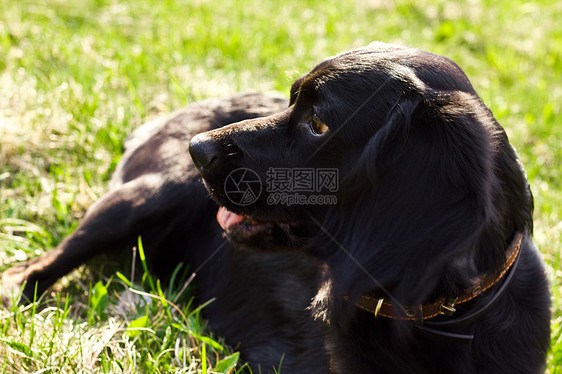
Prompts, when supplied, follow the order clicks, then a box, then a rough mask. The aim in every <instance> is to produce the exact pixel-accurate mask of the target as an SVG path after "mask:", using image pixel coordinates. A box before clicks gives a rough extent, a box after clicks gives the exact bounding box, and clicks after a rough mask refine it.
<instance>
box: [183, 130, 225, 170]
mask: <svg viewBox="0 0 562 374" xmlns="http://www.w3.org/2000/svg"><path fill="white" fill-rule="evenodd" d="M189 153H190V154H191V158H192V159H193V162H194V163H195V166H196V167H197V169H199V170H201V171H203V170H205V169H209V168H210V167H211V164H213V162H215V161H216V159H217V158H218V156H219V149H218V146H217V144H216V143H215V142H214V141H212V140H211V139H209V138H208V137H207V136H206V135H205V134H199V135H196V136H194V137H193V138H192V139H191V141H190V142H189Z"/></svg>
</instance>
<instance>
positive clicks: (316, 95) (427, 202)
mask: <svg viewBox="0 0 562 374" xmlns="http://www.w3.org/2000/svg"><path fill="white" fill-rule="evenodd" d="M290 95H291V96H290V105H289V107H288V108H287V109H286V110H285V111H283V112H281V113H278V114H276V115H273V116H270V117H264V118H258V119H252V120H248V121H243V122H239V123H235V124H232V125H230V126H227V127H224V128H221V129H217V130H213V131H210V132H207V133H203V134H199V135H197V136H196V137H194V138H193V140H192V142H191V144H190V151H191V154H192V157H193V159H194V161H195V163H196V165H197V167H198V169H199V171H200V173H201V176H202V177H203V180H204V182H205V185H206V186H207V188H208V190H209V191H210V193H211V196H212V197H213V199H215V201H216V202H217V203H218V204H219V205H220V206H221V208H220V209H219V213H218V220H219V223H221V225H222V226H223V228H224V229H225V230H226V231H227V233H228V235H229V237H230V239H231V240H233V241H235V242H237V243H238V244H240V245H242V246H246V247H250V248H254V249H259V250H271V249H279V248H289V247H290V248H297V249H303V250H308V251H310V252H311V253H313V254H315V255H317V256H320V257H322V258H324V259H326V260H327V261H328V262H329V263H330V265H331V271H332V273H333V274H334V276H335V277H337V278H338V284H339V285H341V286H342V287H343V288H344V289H345V291H344V292H346V293H347V294H349V293H350V290H353V291H352V292H353V293H356V294H361V293H363V292H365V291H366V290H368V289H370V288H373V284H372V283H371V282H370V280H369V279H370V278H372V277H375V278H376V279H378V280H379V281H380V282H382V283H384V284H385V285H387V286H388V287H390V288H392V289H393V290H394V292H395V293H396V294H397V295H399V297H403V298H405V299H411V298H415V299H416V300H405V301H419V300H417V299H422V300H423V298H425V297H427V296H428V295H427V291H425V290H434V291H435V292H441V291H443V290H439V288H440V287H441V288H443V287H463V286H464V285H465V284H466V283H467V282H468V281H469V279H470V278H471V277H472V276H475V275H476V274H478V273H480V272H482V271H487V270H490V269H495V267H497V266H498V265H499V264H500V263H501V261H502V260H503V257H502V256H503V250H504V247H505V243H507V242H509V240H510V237H511V235H513V233H514V232H515V231H516V230H520V231H524V230H525V229H528V230H530V229H531V210H532V199H531V196H530V193H529V191H528V188H527V184H526V181H525V178H524V174H523V173H522V171H521V169H520V167H519V165H518V163H517V159H516V155H515V153H514V152H513V150H512V149H511V147H510V146H509V143H508V141H507V137H506V136H505V133H504V131H503V130H502V128H501V127H500V126H499V125H498V124H497V122H496V121H495V120H494V118H493V116H492V114H491V113H490V111H489V110H488V108H487V107H486V106H485V105H484V104H483V103H482V101H481V100H480V99H479V98H478V96H477V95H476V93H475V91H474V89H473V88H472V85H471V84H470V82H469V80H468V78H467V77H466V76H465V74H464V73H463V72H462V70H461V69H460V68H459V67H458V66H457V65H456V64H455V63H454V62H452V61H450V60H448V59H446V58H444V57H441V56H438V55H435V54H431V53H428V52H423V51H419V50H416V49H412V48H406V47H398V46H392V45H386V44H382V43H374V44H372V45H370V46H368V47H366V48H362V49H357V50H353V51H350V52H347V53H342V54H340V55H337V56H335V57H333V58H330V59H328V60H326V61H324V62H322V63H320V64H319V65H318V66H316V67H315V68H314V69H313V70H312V71H310V72H309V73H308V74H306V75H304V76H303V77H301V78H299V79H297V80H296V81H295V82H294V84H293V86H292V88H291V93H290ZM356 263H359V264H361V265H362V266H363V267H364V268H365V269H366V271H367V272H368V273H369V274H368V275H367V274H362V271H360V270H358V269H357V267H356V265H355V264H356ZM444 280H446V281H444ZM445 284H446V286H445ZM451 285H452V286H451ZM445 291H447V292H448V291H449V290H445ZM432 292H433V291H432Z"/></svg>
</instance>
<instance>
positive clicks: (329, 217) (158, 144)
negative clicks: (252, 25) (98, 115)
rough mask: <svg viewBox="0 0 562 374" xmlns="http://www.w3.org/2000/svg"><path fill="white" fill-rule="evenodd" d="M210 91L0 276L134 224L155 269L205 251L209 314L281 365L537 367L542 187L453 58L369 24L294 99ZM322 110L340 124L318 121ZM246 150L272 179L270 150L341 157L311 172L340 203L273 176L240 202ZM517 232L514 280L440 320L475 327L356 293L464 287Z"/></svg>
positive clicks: (58, 269)
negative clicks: (234, 194)
mask: <svg viewBox="0 0 562 374" xmlns="http://www.w3.org/2000/svg"><path fill="white" fill-rule="evenodd" d="M203 106H204V108H202V107H198V106H192V107H190V108H189V109H187V110H186V111H184V112H180V113H177V114H175V115H172V116H170V117H168V118H166V119H164V120H163V121H161V122H160V123H159V124H156V125H153V126H152V127H153V128H154V129H153V130H152V131H149V134H147V135H143V136H144V138H145V139H141V140H136V141H135V140H134V141H133V143H131V145H130V147H128V151H127V152H126V154H125V156H124V158H123V160H122V161H121V163H120V166H119V167H118V170H117V172H116V176H115V181H116V183H114V184H113V186H112V191H111V192H110V193H109V194H108V195H107V196H105V197H104V198H102V199H101V200H100V202H98V203H97V204H95V205H94V206H93V207H92V208H91V209H90V211H89V212H88V214H87V216H86V218H85V220H84V221H83V222H82V223H81V224H80V226H79V227H78V228H77V230H76V232H75V233H74V234H72V235H71V236H70V237H69V238H67V239H65V241H63V242H62V243H61V245H60V246H59V247H58V248H57V249H55V250H54V251H53V252H52V253H51V254H47V255H45V256H44V257H42V258H40V259H39V260H36V261H32V262H28V263H24V264H23V265H19V266H17V267H15V268H13V269H11V270H10V271H8V272H7V273H6V274H5V275H4V279H5V281H6V282H11V283H14V284H20V283H21V282H22V281H23V280H24V279H27V280H28V281H29V282H28V286H27V288H26V290H25V291H26V294H27V295H29V292H30V290H31V288H30V286H29V284H32V283H33V284H34V283H35V282H38V285H39V289H40V290H41V291H43V290H45V289H46V288H47V287H48V286H49V285H50V284H52V283H53V282H54V281H55V280H56V279H57V278H58V277H60V276H61V275H63V274H64V273H66V272H67V271H69V270H70V269H71V268H73V267H75V266H77V265H78V264H79V263H81V262H83V261H84V260H86V259H87V258H89V257H91V256H93V255H94V254H96V253H97V252H98V251H99V248H103V249H105V250H108V251H110V250H117V249H119V248H123V247H127V246H132V245H133V244H134V239H135V238H136V237H137V235H139V234H141V235H142V236H143V238H144V239H145V247H146V248H147V249H148V250H149V251H150V252H149V257H150V258H151V259H152V262H153V264H154V267H155V269H160V270H161V269H166V268H167V269H169V268H170V266H173V265H175V263H176V262H175V260H172V259H177V258H182V259H183V260H184V261H187V262H188V263H189V264H190V265H191V266H192V269H198V270H199V271H198V276H197V278H198V280H199V284H200V294H201V297H202V298H203V299H207V298H210V297H213V296H216V297H217V301H216V302H214V303H213V304H211V306H210V307H209V308H208V309H207V317H208V318H209V321H210V323H211V326H213V327H214V328H215V329H216V330H217V332H219V333H220V334H222V335H223V336H225V337H226V338H227V341H228V342H230V344H232V345H237V344H238V343H239V342H240V349H241V351H242V354H243V355H244V358H245V359H246V360H249V361H250V362H251V364H252V365H253V366H254V367H258V366H261V367H262V368H264V369H265V371H268V370H270V369H271V367H272V366H273V365H277V364H278V363H279V361H280V359H281V357H282V356H283V357H284V358H283V366H282V372H286V373H299V372H303V373H325V372H332V373H540V372H543V370H544V367H545V360H546V352H547V350H548V344H549V334H550V330H549V329H550V296H549V291H548V284H547V281H546V277H545V274H544V268H543V265H542V262H541V259H540V256H539V254H538V251H537V250H536V248H535V246H534V244H533V243H532V239H531V234H532V229H533V227H532V226H533V224H532V210H533V200H532V196H531V192H530V189H529V186H528V183H527V181H526V178H525V175H524V172H523V170H522V168H521V166H520V165H519V163H518V160H517V156H516V154H515V152H514V151H513V149H512V147H511V146H510V145H509V142H508V139H507V136H506V135H505V132H504V131H503V129H502V128H501V127H500V125H499V124H498V123H497V122H496V120H495V119H494V117H493V116H492V114H491V112H490V111H489V109H488V108H487V107H486V106H485V105H484V104H483V103H482V101H481V100H480V98H479V97H478V96H477V95H476V93H475V91H474V89H473V88H472V86H471V84H470V82H469V80H468V79H467V77H466V76H465V75H464V73H463V72H462V70H461V69H460V68H459V67H458V66H457V65H456V64H454V63H453V62H452V61H450V60H448V59H446V58H444V57H441V56H437V55H434V54H431V53H428V52H423V51H419V50H416V49H411V48H405V47H397V46H391V45H386V44H382V43H375V44H372V45H370V46H368V47H366V48H362V49H358V50H354V51H350V52H347V53H343V54H340V55H338V56H336V57H333V58H330V59H328V60H326V61H324V62H323V63H321V64H320V65H318V66H317V67H315V68H314V69H313V70H312V71H311V72H310V73H308V74H306V75H305V76H303V77H301V78H299V79H298V80H297V81H296V82H295V83H294V84H293V87H292V89H291V99H290V103H289V107H288V108H287V107H284V108H282V107H283V103H282V102H280V101H278V100H273V99H271V98H268V97H264V96H256V95H253V96H238V97H235V98H231V99H226V100H223V101H211V102H208V103H205V104H204V105H203ZM264 115H265V116H266V117H261V116H264ZM313 116H314V117H315V118H316V117H317V118H318V119H320V120H321V121H322V122H324V123H325V124H326V125H327V126H328V128H329V130H328V131H327V132H324V133H318V134H316V133H314V131H315V130H314V123H313V119H312V118H313ZM256 117H259V118H256ZM248 118H252V119H248ZM243 119H246V120H245V121H242V122H238V123H235V124H232V125H229V126H226V127H221V128H216V127H220V126H222V125H224V124H228V123H232V122H236V121H238V120H243ZM213 127H215V129H214V130H211V131H208V132H205V133H203V134H200V135H198V136H196V137H194V138H193V139H191V137H192V135H193V134H195V133H197V132H200V131H206V130H210V129H211V128H213ZM148 128H150V126H149V127H148ZM146 129H147V127H145V130H146ZM134 139H135V138H134ZM136 139H139V136H138V135H137V137H136ZM189 139H191V145H190V151H191V154H192V156H193V159H194V160H195V165H196V166H197V167H198V169H199V172H200V174H201V175H202V177H203V180H204V183H205V186H206V187H207V189H208V191H209V192H210V195H211V197H212V198H213V199H214V200H215V202H217V203H218V204H219V205H222V206H225V207H226V208H228V209H229V210H230V211H232V212H235V213H237V214H239V215H245V216H247V217H249V218H246V219H245V220H243V221H242V222H241V223H238V224H237V225H234V226H233V227H231V228H229V229H227V232H226V236H227V237H228V239H229V243H231V244H229V243H227V242H225V241H224V239H223V237H222V230H221V228H220V227H219V226H218V225H217V223H216V222H215V219H214V216H215V214H216V212H217V208H216V206H215V205H213V203H211V202H210V199H205V198H204V197H205V196H206V192H205V191H204V189H203V186H202V185H201V184H200V183H199V182H198V177H197V175H196V174H195V168H194V167H193V164H191V162H190V160H189V159H188V157H187V155H186V147H187V143H188V142H189ZM239 168H247V169H250V170H252V171H253V172H254V173H256V175H257V176H258V177H259V179H260V180H261V181H262V183H263V184H264V185H265V183H266V181H267V180H268V171H270V168H278V169H295V168H306V169H309V170H318V169H320V168H330V170H337V171H338V175H339V185H338V188H337V191H328V190H322V191H314V192H312V191H303V192H301V194H302V195H303V196H304V197H310V196H313V195H314V194H315V193H322V194H324V195H325V194H328V193H331V194H333V195H334V196H335V197H336V198H337V203H336V204H325V205H321V204H316V205H315V204H304V205H303V204H301V205H299V204H294V205H287V204H273V203H272V202H271V200H268V199H269V198H271V197H272V192H271V191H267V190H262V191H261V194H260V195H259V196H258V199H257V200H256V201H254V202H253V203H252V204H248V205H240V204H236V203H234V202H233V201H231V200H230V198H229V196H228V194H227V191H225V188H224V187H225V181H227V179H228V177H229V175H230V173H231V172H233V171H234V170H236V169H239ZM516 232H522V233H524V235H525V237H524V239H523V244H522V247H521V253H520V256H521V259H520V261H519V265H518V267H517V268H516V269H515V273H514V274H513V278H512V281H511V283H509V284H508V286H507V289H506V291H505V293H503V294H502V295H501V296H500V298H499V299H498V301H497V302H496V303H495V304H494V305H493V306H492V307H491V308H489V309H488V310H487V311H486V313H485V315H483V316H481V317H480V318H478V319H477V320H476V321H472V322H471V323H470V324H468V325H464V326H459V327H455V328H454V329H453V330H447V331H446V332H449V333H456V334H471V335H474V339H473V340H472V341H470V342H461V341H457V340H449V339H446V338H444V337H443V336H440V335H435V334H429V333H427V332H426V331H423V330H420V329H418V328H417V327H416V326H418V323H417V322H403V321H397V320H390V319H385V318H374V316H373V315H371V314H369V313H367V312H364V311H362V310H360V309H358V308H357V307H356V306H355V305H354V301H355V300H357V298H358V297H359V296H361V295H372V296H377V297H380V296H385V295H386V293H390V294H392V296H393V297H394V298H396V299H397V300H399V301H400V303H402V304H404V305H417V304H421V303H425V302H431V301H434V300H436V299H437V298H439V297H442V296H450V295H455V294H458V293H459V292H460V291H461V290H463V289H465V288H466V287H468V286H469V285H471V284H472V283H473V282H474V280H475V279H477V278H478V277H480V276H483V275H485V274H489V273H493V272H494V271H496V270H497V269H498V268H499V267H500V266H501V264H502V263H503V262H504V261H505V251H506V248H507V247H508V246H509V244H510V243H511V240H512V239H513V237H514V234H515V233H516ZM100 234H103V235H100ZM217 248H220V249H219V250H218V251H217V252H216V253H217V254H216V255H214V256H211V255H212V254H213V253H214V252H215V250H216V249H217ZM234 248H235V249H234ZM55 254H56V255H55ZM209 256H211V257H210V258H211V259H210V260H208V259H209ZM501 285H502V281H500V282H499V283H498V284H497V285H496V286H494V287H493V288H492V289H490V290H488V291H487V292H485V293H484V294H482V295H481V296H479V297H477V298H476V299H474V300H473V301H471V302H468V303H465V304H461V305H459V306H458V308H457V312H456V313H455V317H458V316H462V315H466V314H467V313H470V312H471V311H473V310H477V309H478V308H480V307H481V306H482V305H485V304H486V303H487V302H488V301H489V300H490V299H491V298H492V297H493V295H494V294H495V292H496V291H497V289H498V288H499V287H501ZM311 299H312V302H311ZM309 314H312V315H313V317H314V318H315V319H316V324H314V323H313V321H312V317H311V316H310V315H309ZM447 318H448V317H436V319H437V320H447ZM318 326H323V330H324V339H323V340H324V342H322V339H321V337H320V333H319V328H318ZM323 346H325V349H326V352H327V356H328V358H327V359H326V358H325V351H324V348H323ZM328 368H329V369H328Z"/></svg>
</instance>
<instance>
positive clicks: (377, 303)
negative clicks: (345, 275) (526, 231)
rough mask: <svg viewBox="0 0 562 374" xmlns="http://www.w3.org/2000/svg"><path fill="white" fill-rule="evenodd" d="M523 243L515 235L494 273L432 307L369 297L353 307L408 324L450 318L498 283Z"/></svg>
mask: <svg viewBox="0 0 562 374" xmlns="http://www.w3.org/2000/svg"><path fill="white" fill-rule="evenodd" d="M522 241H523V233H521V232H517V233H515V236H514V238H513V241H512V242H511V245H510V246H509V248H508V250H507V252H506V257H507V258H506V260H505V262H504V263H503V265H502V266H501V267H500V268H499V269H498V270H497V271H496V272H494V273H493V274H489V275H487V276H485V277H483V278H482V279H481V280H479V281H477V282H475V284H474V285H473V286H471V287H468V288H466V289H465V290H464V291H462V292H461V294H460V295H459V296H458V297H456V298H445V297H444V298H441V299H439V300H437V301H436V302H434V303H431V304H422V305H418V306H402V305H398V306H396V305H394V304H393V303H392V302H391V301H389V300H387V299H386V298H384V297H383V298H373V297H370V296H361V297H360V298H359V299H358V300H357V302H356V303H355V305H356V306H357V307H358V308H360V309H362V310H364V311H366V312H369V313H373V314H374V316H375V317H384V318H392V319H398V320H408V321H424V320H426V319H430V318H434V317H437V316H439V315H447V316H452V315H453V313H454V312H455V311H456V309H455V306H456V305H458V304H462V303H465V302H467V301H470V300H472V299H474V298H475V297H477V296H478V295H480V294H481V293H483V292H484V291H486V290H487V289H489V288H490V287H492V286H493V285H495V284H496V283H498V281H500V280H501V279H502V278H503V277H504V275H505V274H506V273H507V271H508V270H509V269H510V268H511V266H512V265H513V262H514V261H515V259H516V258H517V256H518V255H519V250H520V248H521V242H522Z"/></svg>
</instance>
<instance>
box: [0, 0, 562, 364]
mask: <svg viewBox="0 0 562 374" xmlns="http://www.w3.org/2000/svg"><path fill="white" fill-rule="evenodd" d="M561 18H562V3H560V2H554V1H543V2H532V3H531V2H526V1H523V0H501V1H495V2H491V1H484V0H481V1H477V0H470V1H465V2H460V3H451V2H446V1H430V0H421V1H412V0H397V1H395V2H393V3H390V2H384V1H378V0H370V1H350V2H339V1H335V0H330V1H313V0H308V1H305V2H298V3H297V2H287V1H284V2H281V1H269V2H263V1H257V0H248V1H241V0H224V1H221V2H220V3H219V2H211V1H204V0H199V1H188V0H179V1H157V0H138V1H117V0H83V1H80V2H78V1H62V0H48V1H43V2H40V1H35V2H30V1H27V0H4V1H2V2H1V3H0V271H3V270H5V269H6V268H8V267H9V266H10V264H12V263H14V262H16V261H20V260H24V259H27V258H31V257H35V256H37V255H38V254H40V253H42V252H44V251H46V250H49V249H51V248H53V247H54V246H56V244H57V243H58V242H60V240H61V239H62V238H63V237H64V236H65V235H67V234H68V233H69V232H71V231H72V230H73V229H74V228H75V227H76V223H77V222H78V220H79V219H80V218H81V217H82V216H83V215H84V212H85V209H86V208H87V207H88V206H89V205H90V204H91V203H92V202H93V201H95V200H96V199H97V198H99V197H100V196H101V194H103V192H104V191H105V189H106V183H107V181H108V178H109V176H110V175H111V172H112V171H113V169H114V167H115V164H116V162H117V161H118V159H119V156H120V154H121V153H122V151H123V148H122V147H123V140H124V138H125V136H126V135H127V134H128V133H130V132H131V130H132V129H134V128H135V127H137V126H139V125H140V124H142V123H143V122H145V121H147V120H148V119H150V118H153V117H155V116H157V115H160V114H163V113H168V112H170V111H171V110H173V109H176V108H179V107H181V106H183V105H184V104H186V103H189V102H192V101H194V100H199V99H202V98H205V97H210V96H219V95H225V94H228V93H233V92H238V91H245V90H259V91H280V92H283V93H287V92H288V88H289V87H290V84H291V81H292V80H293V79H294V78H295V77H297V76H298V75H300V74H302V73H304V72H306V71H307V70H309V69H310V68H311V67H312V66H313V65H314V64H315V63H317V62H319V61H320V60H322V59H323V58H325V57H327V56H329V55H333V54H335V53H337V52H339V51H342V50H346V49H350V48H353V47H358V46H362V45H365V44H367V43H369V42H370V41H373V40H383V41H387V42H395V43H401V44H408V45H413V46H416V47H419V48H422V49H427V50H431V51H433V52H436V53H439V54H444V55H446V56H448V57H450V58H452V59H453V60H455V61H456V62H457V63H458V64H459V65H460V66H461V67H462V68H463V69H464V70H465V71H466V72H467V74H468V76H469V77H470V78H471V80H472V82H473V84H474V86H475V87H476V89H477V91H478V92H479V94H480V95H481V96H482V98H483V99H484V101H485V103H486V104H488V105H489V106H490V108H491V109H492V111H493V112H494V115H495V116H496V118H497V119H498V121H499V122H500V123H501V124H502V125H503V126H504V127H505V128H506V130H507V132H508V135H509V137H510V139H511V142H512V144H513V145H514V146H515V147H516V149H517V150H518V152H519V154H520V156H521V160H522V162H523V164H524V165H525V168H526V171H527V174H528V177H529V181H530V183H531V187H532V189H533V192H534V195H535V205H536V208H535V239H536V242H537V244H538V245H539V247H540V249H541V251H542V253H543V256H544V258H545V261H546V263H547V271H548V274H549V277H550V279H551V282H552V289H553V314H554V318H553V323H552V327H553V334H552V343H553V344H552V352H551V355H550V358H549V369H548V370H549V372H550V373H562V305H561V303H562V286H561V278H562V274H561V271H560V269H561V266H560V265H561V249H562V248H561V242H562V240H561V232H562V222H561V221H562V219H561V210H560V207H561V206H562V194H561V193H560V191H561V187H562V186H561V184H562V182H561V181H562V164H561V160H562V150H561V146H560V144H562V127H561V126H560V122H561V119H562V116H561V103H562V23H560V21H559V20H560V19H561ZM115 269H116V268H113V269H109V270H108V269H106V270H105V271H103V270H99V269H98V267H96V266H89V267H83V268H81V269H80V271H75V272H73V273H72V274H71V275H69V276H68V277H66V278H65V279H63V281H62V282H59V284H58V285H57V286H56V288H55V289H54V290H53V291H52V292H49V293H47V294H46V295H44V297H43V298H42V299H41V300H40V302H38V303H37V304H34V305H32V306H30V307H27V308H23V307H12V308H10V309H1V310H0V356H2V357H3V362H4V364H3V365H2V366H0V370H1V372H6V373H12V372H39V371H44V372H65V373H66V372H186V373H195V372H212V371H217V372H228V370H229V368H230V365H229V363H233V362H236V361H237V357H236V356H231V354H232V353H231V351H229V350H228V349H227V348H226V347H224V345H223V344H222V343H221V342H220V338H217V337H212V335H211V333H210V332H209V331H208V330H207V329H206V328H205V322H204V321H203V320H201V319H200V318H199V313H198V310H197V309H196V308H197V306H196V305H191V304H190V302H189V300H190V298H189V291H187V293H186V292H182V294H181V295H180V296H179V298H177V297H178V295H177V293H179V291H180V290H175V289H173V288H167V287H163V288H164V291H162V287H159V286H158V283H157V281H156V280H153V281H152V284H151V283H150V282H149V281H148V279H150V278H149V277H148V275H146V274H144V272H140V273H141V274H137V276H136V277H137V278H139V279H132V277H124V276H120V277H119V276H117V275H115ZM143 279H144V282H143ZM70 280H72V282H70ZM88 295H89V296H88ZM176 298H177V300H176ZM174 300H176V302H177V303H176V302H174ZM172 303H173V305H177V309H176V307H174V306H173V305H172ZM123 305H128V306H127V308H125V310H126V312H123V309H122V306H123ZM120 308H121V309H120ZM221 360H226V361H221ZM229 360H230V361H229ZM220 362H223V364H219V363H220ZM224 362H226V363H224Z"/></svg>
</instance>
